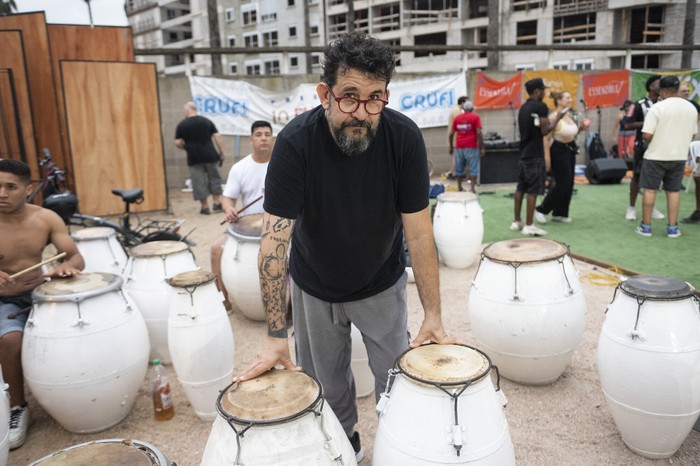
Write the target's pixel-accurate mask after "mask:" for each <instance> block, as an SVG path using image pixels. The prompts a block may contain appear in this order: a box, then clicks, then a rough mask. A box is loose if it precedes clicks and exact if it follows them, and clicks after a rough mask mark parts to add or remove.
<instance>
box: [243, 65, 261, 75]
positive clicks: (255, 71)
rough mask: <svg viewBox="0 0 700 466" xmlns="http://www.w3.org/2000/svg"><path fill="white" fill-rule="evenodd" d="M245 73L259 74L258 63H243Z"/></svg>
mask: <svg viewBox="0 0 700 466" xmlns="http://www.w3.org/2000/svg"><path fill="white" fill-rule="evenodd" d="M245 74H247V75H248V76H260V75H261V74H262V73H261V72H260V63H249V64H246V65H245Z"/></svg>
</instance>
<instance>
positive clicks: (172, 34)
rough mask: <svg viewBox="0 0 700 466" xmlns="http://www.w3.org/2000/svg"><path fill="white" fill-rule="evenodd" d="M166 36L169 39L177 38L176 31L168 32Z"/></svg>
mask: <svg viewBox="0 0 700 466" xmlns="http://www.w3.org/2000/svg"><path fill="white" fill-rule="evenodd" d="M168 38H169V39H170V40H177V32H169V33H168Z"/></svg>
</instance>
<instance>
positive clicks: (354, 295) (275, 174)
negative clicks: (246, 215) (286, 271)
mask: <svg viewBox="0 0 700 466" xmlns="http://www.w3.org/2000/svg"><path fill="white" fill-rule="evenodd" d="M429 185H430V179H429V175H428V165H427V155H426V150H425V143H424V141H423V136H422V134H421V132H420V130H419V129H418V127H417V126H416V124H415V123H414V122H413V121H412V120H410V119H409V118H408V117H406V116H404V115H402V114H401V113H399V112H397V111H395V110H392V109H389V108H387V109H385V110H384V111H383V112H382V114H381V118H380V123H379V127H378V130H377V134H376V136H375V138H374V140H373V141H372V143H371V145H370V147H369V149H368V150H367V152H366V153H364V154H361V155H359V156H356V157H348V156H347V155H345V154H343V153H342V152H341V151H340V149H339V148H338V145H337V144H336V142H335V140H334V139H333V137H332V135H331V133H330V130H329V127H328V121H327V120H326V117H325V112H324V109H323V108H322V107H321V106H318V107H316V108H314V109H312V110H309V111H308V112H306V113H303V114H301V115H299V116H297V117H296V118H294V119H293V120H292V121H290V122H289V123H288V124H287V125H286V126H285V127H284V128H283V129H282V131H280V133H279V134H278V135H277V139H276V141H275V147H274V149H273V151H272V157H271V159H270V165H269V166H268V169H267V177H266V179H265V202H264V208H265V211H266V212H269V213H270V214H272V215H276V216H279V217H283V218H289V219H295V220H296V223H295V225H294V233H293V235H292V242H291V258H290V272H291V274H292V277H293V278H294V281H295V282H296V283H297V284H298V285H299V287H300V288H301V289H303V290H304V291H306V292H307V293H309V294H310V295H312V296H315V297H317V298H319V299H322V300H324V301H329V302H347V301H356V300H359V299H364V298H367V297H370V296H373V295H375V294H377V293H380V292H381V291H384V290H386V289H387V288H389V287H390V286H392V285H393V284H394V283H396V281H397V280H398V279H399V278H400V277H401V275H402V274H403V273H404V270H405V266H406V263H405V254H404V251H403V247H402V242H403V228H402V224H401V213H414V212H419V211H421V210H423V209H425V208H426V207H427V206H428V189H429Z"/></svg>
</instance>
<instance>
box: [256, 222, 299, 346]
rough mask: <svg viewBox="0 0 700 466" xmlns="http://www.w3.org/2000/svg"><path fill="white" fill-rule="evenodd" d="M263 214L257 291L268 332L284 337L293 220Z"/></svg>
mask: <svg viewBox="0 0 700 466" xmlns="http://www.w3.org/2000/svg"><path fill="white" fill-rule="evenodd" d="M266 217H267V218H266V222H264V225H263V235H262V239H261V244H260V254H259V255H258V270H259V273H260V291H261V296H262V301H263V307H264V309H265V313H266V316H267V325H268V332H267V333H268V335H269V336H272V337H276V338H286V336H287V319H286V311H287V306H286V292H287V250H288V247H289V238H290V236H291V230H292V226H293V224H294V222H293V221H292V220H289V219H283V218H279V217H272V216H270V217H268V216H267V214H266ZM271 233H274V234H272V235H271Z"/></svg>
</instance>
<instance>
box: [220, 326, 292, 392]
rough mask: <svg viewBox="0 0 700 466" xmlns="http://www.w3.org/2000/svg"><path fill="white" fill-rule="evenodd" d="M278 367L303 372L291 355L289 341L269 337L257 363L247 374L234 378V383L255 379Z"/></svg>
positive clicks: (257, 358) (254, 363)
mask: <svg viewBox="0 0 700 466" xmlns="http://www.w3.org/2000/svg"><path fill="white" fill-rule="evenodd" d="M278 365H281V366H283V367H284V368H285V369H288V370H294V371H301V367H299V366H297V365H296V364H294V362H293V361H292V357H291V356H290V355H289V343H288V341H287V339H286V338H274V337H269V336H268V337H267V339H266V341H265V344H264V345H263V348H262V352H261V353H260V354H258V355H257V356H256V357H255V361H253V363H252V364H251V365H250V366H248V369H246V371H245V373H243V374H241V375H239V376H238V377H234V379H233V381H234V382H236V381H241V382H244V381H246V380H250V379H254V378H255V377H257V376H259V375H261V374H264V373H265V372H267V371H269V370H270V369H273V368H274V367H275V366H278Z"/></svg>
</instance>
